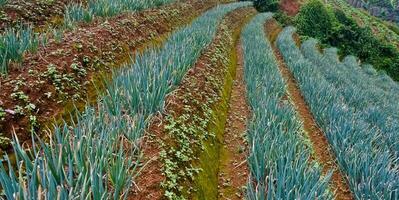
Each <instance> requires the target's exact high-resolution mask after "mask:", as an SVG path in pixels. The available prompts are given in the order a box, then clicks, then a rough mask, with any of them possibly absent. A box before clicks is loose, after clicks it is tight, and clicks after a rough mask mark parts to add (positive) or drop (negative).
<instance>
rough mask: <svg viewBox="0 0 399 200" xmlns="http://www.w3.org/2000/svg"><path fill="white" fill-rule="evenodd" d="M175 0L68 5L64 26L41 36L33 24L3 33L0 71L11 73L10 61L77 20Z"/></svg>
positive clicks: (102, 0) (116, 0)
mask: <svg viewBox="0 0 399 200" xmlns="http://www.w3.org/2000/svg"><path fill="white" fill-rule="evenodd" d="M173 1H175V0H133V1H132V0H89V1H88V3H87V5H83V4H81V3H75V2H73V3H71V4H69V5H67V6H66V8H65V13H64V26H62V27H60V28H58V30H54V29H51V30H50V31H49V33H50V34H49V33H43V34H40V36H39V34H37V33H34V32H33V30H32V27H30V26H21V28H19V29H10V30H7V31H6V32H5V33H3V35H1V36H0V75H4V74H7V72H8V64H9V63H10V62H14V61H16V62H20V61H22V59H23V55H24V53H25V52H27V51H33V52H34V51H36V50H37V49H38V47H39V44H42V45H46V41H48V38H49V37H53V38H54V39H55V40H56V41H60V40H61V39H62V34H61V35H60V33H63V31H64V30H65V29H66V28H71V27H73V26H74V25H75V24H76V22H82V21H83V22H91V21H92V20H93V18H94V17H95V16H101V17H112V16H115V15H118V14H121V13H122V12H128V11H140V10H143V9H147V8H153V7H157V6H161V5H164V4H167V3H170V2H173ZM0 3H1V2H0ZM39 38H40V40H39Z"/></svg>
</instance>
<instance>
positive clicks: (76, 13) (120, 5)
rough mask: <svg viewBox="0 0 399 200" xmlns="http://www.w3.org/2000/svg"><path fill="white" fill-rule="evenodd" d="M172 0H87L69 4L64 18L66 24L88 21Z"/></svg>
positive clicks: (155, 5) (171, 0)
mask: <svg viewBox="0 0 399 200" xmlns="http://www.w3.org/2000/svg"><path fill="white" fill-rule="evenodd" d="M173 1H174V0H146V1H143V0H89V1H88V2H87V5H83V4H70V5H68V6H67V7H66V11H65V15H64V19H65V23H66V24H67V25H69V24H74V23H75V22H81V21H85V22H90V21H91V20H93V19H94V17H112V16H115V15H118V14H120V13H122V12H127V11H140V10H143V9H147V8H152V7H157V6H161V5H164V4H167V3H170V2H173Z"/></svg>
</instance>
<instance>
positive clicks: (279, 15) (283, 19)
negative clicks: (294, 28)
mask: <svg viewBox="0 0 399 200" xmlns="http://www.w3.org/2000/svg"><path fill="white" fill-rule="evenodd" d="M273 18H274V19H276V20H277V21H278V23H279V24H281V25H282V26H283V27H285V26H289V25H292V24H293V23H294V21H293V18H292V17H291V16H288V15H287V14H286V13H284V12H282V11H280V10H279V11H277V12H276V13H275V14H274V15H273Z"/></svg>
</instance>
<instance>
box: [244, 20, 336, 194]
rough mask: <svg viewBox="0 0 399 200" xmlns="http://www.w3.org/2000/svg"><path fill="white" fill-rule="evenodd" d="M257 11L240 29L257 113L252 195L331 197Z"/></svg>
mask: <svg viewBox="0 0 399 200" xmlns="http://www.w3.org/2000/svg"><path fill="white" fill-rule="evenodd" d="M271 16H272V14H271V13H266V14H259V15H258V16H257V17H255V18H254V20H253V21H252V22H251V23H249V24H248V25H247V26H246V27H245V29H244V31H243V33H242V45H243V50H244V51H243V52H244V67H245V80H246V83H247V91H248V94H247V99H248V102H249V105H250V107H251V111H252V114H253V117H252V119H251V120H250V123H249V126H248V138H249V144H250V155H249V158H248V164H249V168H250V172H251V176H250V182H249V184H248V194H247V197H248V199H331V198H332V194H331V192H330V191H328V183H329V179H330V177H331V173H328V174H327V175H326V176H325V177H323V175H322V172H321V167H320V166H319V164H318V163H317V162H315V161H312V160H311V158H310V156H311V154H312V147H311V146H310V145H309V144H308V143H307V142H306V137H305V136H304V131H303V127H302V124H301V121H300V120H299V119H298V117H297V114H296V111H295V109H294V107H293V105H292V104H291V102H290V101H289V100H284V97H285V96H286V95H287V88H286V84H285V81H284V79H283V78H282V75H281V74H280V71H279V69H278V64H277V61H276V58H275V56H274V54H273V50H272V47H271V45H270V43H269V42H268V40H267V39H266V36H265V33H264V29H263V27H264V26H263V24H264V22H265V20H267V19H270V18H271Z"/></svg>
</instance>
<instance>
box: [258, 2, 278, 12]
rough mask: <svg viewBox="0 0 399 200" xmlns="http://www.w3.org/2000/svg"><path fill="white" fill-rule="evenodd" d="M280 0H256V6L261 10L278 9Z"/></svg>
mask: <svg viewBox="0 0 399 200" xmlns="http://www.w3.org/2000/svg"><path fill="white" fill-rule="evenodd" d="M278 4H279V0H254V7H255V8H256V10H258V11H259V12H271V11H277V9H278Z"/></svg>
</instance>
